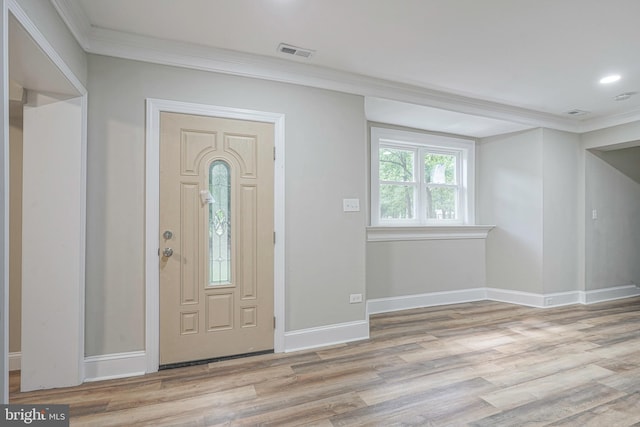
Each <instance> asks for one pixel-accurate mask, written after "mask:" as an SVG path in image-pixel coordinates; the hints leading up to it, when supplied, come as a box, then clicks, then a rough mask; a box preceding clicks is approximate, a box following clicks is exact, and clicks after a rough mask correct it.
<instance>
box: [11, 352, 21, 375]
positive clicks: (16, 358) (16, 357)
mask: <svg viewBox="0 0 640 427" xmlns="http://www.w3.org/2000/svg"><path fill="white" fill-rule="evenodd" d="M21 366H22V353H20V352H19V351H16V352H14V353H9V371H19V370H20V367H21Z"/></svg>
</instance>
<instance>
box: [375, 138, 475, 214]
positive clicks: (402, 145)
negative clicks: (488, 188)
mask: <svg viewBox="0 0 640 427" xmlns="http://www.w3.org/2000/svg"><path fill="white" fill-rule="evenodd" d="M470 154H471V158H472V157H473V141H467V140H461V139H457V138H455V139H454V138H448V137H443V136H439V135H438V136H434V135H428V134H416V133H410V132H403V131H395V130H391V129H381V128H372V179H371V184H372V185H371V189H372V223H373V224H374V225H378V224H385V225H393V224H397V225H402V224H427V223H443V224H444V223H465V221H468V220H469V214H468V212H467V211H465V209H466V208H467V207H468V203H467V202H468V188H469V185H468V184H467V182H466V177H467V176H468V173H467V170H466V165H467V164H468V158H469V156H470Z"/></svg>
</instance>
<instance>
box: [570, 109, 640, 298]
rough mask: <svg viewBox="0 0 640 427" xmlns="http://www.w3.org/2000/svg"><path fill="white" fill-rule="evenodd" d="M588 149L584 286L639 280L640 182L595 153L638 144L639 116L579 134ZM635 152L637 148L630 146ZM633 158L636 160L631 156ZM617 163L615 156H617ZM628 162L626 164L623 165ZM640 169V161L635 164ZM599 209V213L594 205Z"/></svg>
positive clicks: (634, 158)
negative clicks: (594, 214) (595, 217)
mask: <svg viewBox="0 0 640 427" xmlns="http://www.w3.org/2000/svg"><path fill="white" fill-rule="evenodd" d="M580 140H581V143H582V148H583V149H585V150H586V151H584V158H585V160H584V163H585V165H584V170H585V172H584V175H585V197H584V201H585V206H584V208H585V211H584V217H583V218H584V223H585V227H584V242H585V243H584V249H585V287H586V289H587V290H595V289H603V288H608V287H615V286H621V285H629V284H630V283H632V282H633V283H636V284H638V283H640V193H639V191H640V184H638V183H637V182H636V181H634V180H633V179H631V178H630V177H628V176H626V175H625V174H624V173H622V172H620V171H619V170H617V169H616V168H615V167H614V166H612V165H611V164H609V163H607V162H605V161H604V160H602V159H600V158H599V157H597V156H596V155H594V154H593V152H592V151H591V149H600V150H607V152H608V153H610V154H608V156H609V157H611V156H613V157H615V156H616V155H615V154H614V153H613V152H612V151H608V150H616V149H625V148H630V147H635V146H638V145H640V121H636V122H633V123H627V124H624V125H619V126H613V127H610V128H606V129H600V130H597V131H593V132H588V133H585V134H582V135H581V136H580ZM631 152H633V153H635V152H637V150H632V151H631ZM631 160H632V161H637V157H635V156H634V157H633V159H631ZM614 163H615V162H614ZM625 167H628V166H625ZM637 169H640V164H638V166H637V167H636V170H637ZM594 209H595V210H597V217H598V218H597V219H595V220H594V219H592V211H593V210H594Z"/></svg>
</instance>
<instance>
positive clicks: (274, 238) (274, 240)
mask: <svg viewBox="0 0 640 427" xmlns="http://www.w3.org/2000/svg"><path fill="white" fill-rule="evenodd" d="M273 244H274V245H275V244H276V232H275V231H274V232H273Z"/></svg>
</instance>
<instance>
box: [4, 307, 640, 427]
mask: <svg viewBox="0 0 640 427" xmlns="http://www.w3.org/2000/svg"><path fill="white" fill-rule="evenodd" d="M10 379H11V381H10V388H11V391H12V393H11V403H67V404H70V405H71V425H73V426H147V425H148V426H227V425H264V426H271V425H273V426H301V425H304V426H311V425H313V426H364V425H370V426H391V425H416V426H463V425H469V426H492V427H495V426H580V427H582V426H606V427H618V426H640V298H629V299H624V300H618V301H613V302H607V303H601V304H594V305H589V306H582V305H574V306H567V307H561V308H550V309H536V308H529V307H521V306H517V305H511V304H505V303H499V302H490V301H482V302H473V303H467V304H456V305H449V306H440V307H432V308H426V309H417V310H409V311H402V312H395V313H387V314H381V315H375V316H372V318H371V339H370V340H368V341H360V342H354V343H350V344H344V345H338V346H333V347H328V348H323V349H319V350H315V351H302V352H295V353H288V354H270V355H261V356H255V357H250V358H245V359H236V360H228V361H223V362H216V363H211V364H209V365H200V366H193V367H186V368H178V369H172V370H167V371H161V372H158V373H155V374H150V375H145V376H142V377H135V378H129V379H123V380H111V381H102V382H95V383H87V384H84V385H81V386H78V387H73V388H67V389H57V390H46V391H39V392H30V393H19V392H18V391H17V390H18V388H19V375H17V373H13V374H12V375H11V378H10Z"/></svg>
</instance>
